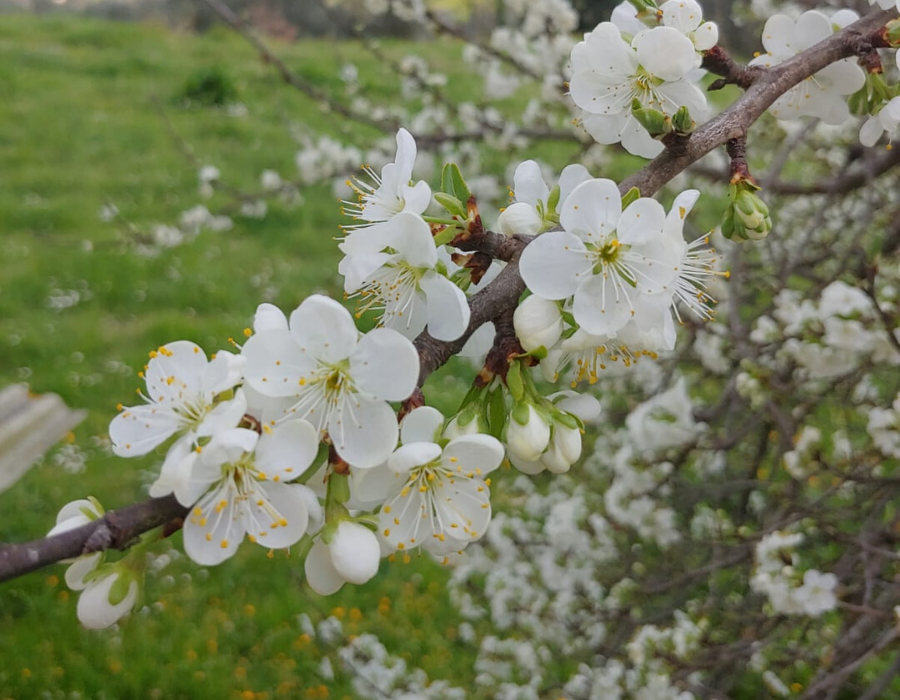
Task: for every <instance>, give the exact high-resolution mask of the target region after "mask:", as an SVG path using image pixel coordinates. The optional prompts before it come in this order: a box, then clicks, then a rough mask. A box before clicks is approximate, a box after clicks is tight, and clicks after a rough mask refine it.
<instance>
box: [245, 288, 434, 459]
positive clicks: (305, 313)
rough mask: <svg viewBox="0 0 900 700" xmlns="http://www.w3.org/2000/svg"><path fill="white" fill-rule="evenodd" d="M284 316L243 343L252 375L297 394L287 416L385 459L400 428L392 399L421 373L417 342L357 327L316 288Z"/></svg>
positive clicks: (350, 451)
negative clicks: (288, 321)
mask: <svg viewBox="0 0 900 700" xmlns="http://www.w3.org/2000/svg"><path fill="white" fill-rule="evenodd" d="M264 311H265V315H266V316H271V315H272V314H273V313H274V312H275V310H274V307H271V306H266V307H265V310H264ZM283 321H284V319H283V318H282V319H281V323H275V322H274V321H271V320H270V321H268V322H267V323H266V327H267V328H268V330H264V331H262V332H259V333H257V334H256V335H254V336H252V337H251V338H250V339H249V340H248V341H247V342H246V343H245V344H244V347H243V350H242V354H243V356H244V357H245V358H246V361H247V362H246V368H245V375H246V378H247V382H248V383H249V384H250V386H251V387H252V388H253V389H254V390H255V391H258V392H259V393H261V394H263V395H264V396H269V397H275V398H285V399H293V403H291V404H290V405H289V407H288V408H285V409H284V414H285V416H292V417H295V418H303V419H306V420H308V421H309V422H310V423H312V424H313V426H314V427H315V428H316V430H318V431H320V432H327V433H328V435H329V436H330V438H331V440H332V442H333V444H334V447H335V449H336V450H337V453H338V454H339V455H340V456H341V457H342V458H343V459H344V460H346V461H347V462H349V463H350V464H352V465H354V466H356V467H362V468H366V467H374V466H377V465H379V464H381V463H382V462H384V461H385V460H386V459H387V458H388V457H389V456H390V454H391V452H392V451H393V450H394V448H395V447H396V446H397V438H398V435H399V429H398V426H397V417H396V415H395V414H394V411H393V409H392V408H391V407H390V405H389V404H388V403H387V402H388V401H402V400H403V399H405V398H407V397H408V396H409V395H410V394H411V393H412V391H413V389H415V387H416V381H417V380H418V377H419V355H418V353H417V352H416V349H415V347H414V346H413V344H412V343H411V342H410V341H409V340H408V339H406V338H404V337H403V336H402V335H400V334H399V333H398V332H396V331H393V330H390V329H388V328H376V329H375V330H373V331H370V332H369V333H366V334H365V335H360V333H359V331H358V330H357V329H356V326H355V324H354V323H353V317H352V316H351V314H350V312H349V311H347V309H345V308H344V307H343V306H341V305H340V304H338V303H337V302H336V301H334V300H333V299H329V298H328V297H324V296H320V295H317V294H316V295H313V296H311V297H308V298H307V299H306V300H305V301H304V302H303V303H302V304H300V306H299V307H297V308H296V309H295V310H294V312H293V313H292V314H291V318H290V323H289V324H287V323H284V322H283ZM286 403H287V402H286Z"/></svg>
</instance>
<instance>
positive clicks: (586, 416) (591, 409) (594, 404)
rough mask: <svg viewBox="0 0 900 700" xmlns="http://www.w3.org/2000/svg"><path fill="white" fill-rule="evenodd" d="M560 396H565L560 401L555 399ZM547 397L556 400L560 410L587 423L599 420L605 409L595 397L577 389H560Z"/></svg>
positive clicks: (555, 402)
mask: <svg viewBox="0 0 900 700" xmlns="http://www.w3.org/2000/svg"><path fill="white" fill-rule="evenodd" d="M558 396H563V397H564V398H563V399H561V400H560V401H554V399H556V398H557V397H558ZM547 398H548V399H550V400H551V401H554V404H555V405H556V407H557V408H558V409H559V410H561V411H565V412H566V413H571V414H572V415H573V416H575V417H577V418H579V419H581V420H582V421H584V422H585V423H590V422H592V421H595V420H597V418H599V417H600V413H601V412H602V410H603V407H602V405H601V404H600V402H599V401H598V400H597V399H596V398H595V397H593V396H591V395H590V394H585V393H581V392H577V391H560V392H557V393H555V394H552V395H551V396H548V397H547Z"/></svg>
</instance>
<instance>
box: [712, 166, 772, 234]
mask: <svg viewBox="0 0 900 700" xmlns="http://www.w3.org/2000/svg"><path fill="white" fill-rule="evenodd" d="M758 189H759V187H757V186H756V185H754V184H753V183H751V182H749V181H747V180H741V181H740V182H737V183H735V184H733V185H732V186H731V192H730V196H731V204H729V206H728V209H727V210H726V211H725V218H724V220H723V221H722V235H723V236H725V237H726V238H731V239H734V240H738V241H746V240H748V239H749V240H754V241H759V240H762V239H763V238H765V237H766V236H768V235H769V231H771V230H772V219H771V218H770V216H769V207H768V206H766V203H765V202H764V201H763V200H762V199H761V198H760V197H759V195H757V194H756V190H758Z"/></svg>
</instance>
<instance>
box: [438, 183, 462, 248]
mask: <svg viewBox="0 0 900 700" xmlns="http://www.w3.org/2000/svg"><path fill="white" fill-rule="evenodd" d="M435 196H437V195H435ZM459 232H460V229H458V228H455V227H453V226H448V227H447V228H445V229H444V230H443V231H441V232H440V233H439V234H438V235H436V236H435V237H434V244H435V245H436V246H442V245H447V244H448V243H449V242H450V241H452V240H453V239H454V238H456V237H457V236H458V235H459Z"/></svg>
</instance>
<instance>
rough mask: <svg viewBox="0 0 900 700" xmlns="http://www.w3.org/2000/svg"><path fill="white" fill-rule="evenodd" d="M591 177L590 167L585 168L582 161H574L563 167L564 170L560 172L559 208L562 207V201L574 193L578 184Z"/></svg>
mask: <svg viewBox="0 0 900 700" xmlns="http://www.w3.org/2000/svg"><path fill="white" fill-rule="evenodd" d="M590 179H591V174H590V173H589V172H588V169H587V168H585V167H584V166H583V165H581V163H574V164H572V165H567V166H566V167H565V168H563V170H562V172H561V173H560V174H559V202H560V204H559V206H557V210H559V209H560V207H561V206H562V203H563V202H565V201H566V199H568V197H569V195H570V194H571V193H572V190H574V189H575V188H576V187H577V186H578V185H580V184H581V183H582V182H586V181H588V180H590Z"/></svg>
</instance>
